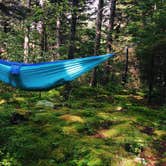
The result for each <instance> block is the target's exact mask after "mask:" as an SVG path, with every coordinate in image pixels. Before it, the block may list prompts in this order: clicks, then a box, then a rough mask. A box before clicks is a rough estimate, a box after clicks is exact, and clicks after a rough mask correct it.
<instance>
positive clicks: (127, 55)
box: [122, 46, 129, 85]
mask: <svg viewBox="0 0 166 166" xmlns="http://www.w3.org/2000/svg"><path fill="white" fill-rule="evenodd" d="M125 51H126V62H125V72H124V75H123V78H122V81H123V85H125V84H126V83H127V77H128V66H129V48H128V46H127V47H126V48H125Z"/></svg>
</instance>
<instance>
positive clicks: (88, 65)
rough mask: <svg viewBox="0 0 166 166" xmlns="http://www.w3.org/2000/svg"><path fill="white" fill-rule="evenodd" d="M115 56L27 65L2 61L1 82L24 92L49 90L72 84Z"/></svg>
mask: <svg viewBox="0 0 166 166" xmlns="http://www.w3.org/2000/svg"><path fill="white" fill-rule="evenodd" d="M112 56H113V54H106V55H100V56H90V57H86V58H77V59H69V60H58V61H55V62H47V63H38V64H25V63H17V62H8V61H3V60H0V80H1V81H3V82H5V83H7V84H10V85H11V86H13V87H16V88H20V89H23V90H36V91H37V90H48V89H51V88H54V87H55V86H59V85H62V84H65V83H67V82H70V81H72V80H74V79H76V78H78V77H79V76H81V75H82V74H84V73H85V72H87V71H89V70H91V69H93V68H94V67H96V66H97V65H99V64H100V63H102V62H104V61H106V60H107V59H109V58H110V57H112Z"/></svg>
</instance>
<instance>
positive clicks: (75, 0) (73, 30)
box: [64, 0, 78, 100]
mask: <svg viewBox="0 0 166 166" xmlns="http://www.w3.org/2000/svg"><path fill="white" fill-rule="evenodd" d="M77 7H78V0H72V13H71V27H70V43H69V50H68V59H73V58H74V52H75V38H76V26H77ZM71 92H72V85H71V83H68V84H66V86H65V91H64V99H65V100H67V99H69V98H70V95H71Z"/></svg>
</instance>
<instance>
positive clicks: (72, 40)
mask: <svg viewBox="0 0 166 166" xmlns="http://www.w3.org/2000/svg"><path fill="white" fill-rule="evenodd" d="M77 6H78V0H72V13H71V27H70V43H69V51H68V58H69V59H73V58H74V52H75V38H76V25H77V10H76V8H77Z"/></svg>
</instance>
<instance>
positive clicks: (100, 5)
mask: <svg viewBox="0 0 166 166" xmlns="http://www.w3.org/2000/svg"><path fill="white" fill-rule="evenodd" d="M103 6H104V0H99V2H98V12H97V18H96V37H95V48H94V55H99V52H100V40H101V27H102V18H103V15H102V13H103ZM96 85H97V68H95V69H94V70H93V75H92V79H91V86H96Z"/></svg>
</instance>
